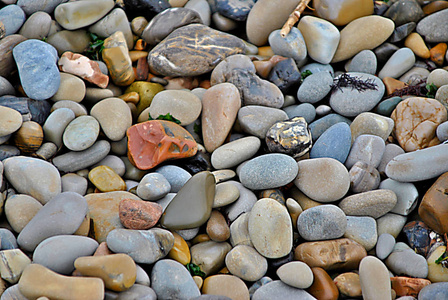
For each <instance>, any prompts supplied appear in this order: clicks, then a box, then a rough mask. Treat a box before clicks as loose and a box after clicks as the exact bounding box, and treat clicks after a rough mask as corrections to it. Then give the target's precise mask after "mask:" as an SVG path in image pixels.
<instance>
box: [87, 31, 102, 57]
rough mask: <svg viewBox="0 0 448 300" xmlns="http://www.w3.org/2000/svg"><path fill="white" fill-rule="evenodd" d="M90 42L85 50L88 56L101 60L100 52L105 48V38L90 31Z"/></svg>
mask: <svg viewBox="0 0 448 300" xmlns="http://www.w3.org/2000/svg"><path fill="white" fill-rule="evenodd" d="M88 34H89V37H90V40H91V41H90V43H89V47H87V49H86V50H85V51H84V53H85V54H86V56H87V57H89V58H90V59H93V60H99V58H100V53H101V52H102V51H103V49H104V39H103V38H100V37H99V36H98V35H96V34H94V33H92V32H89V33H88Z"/></svg>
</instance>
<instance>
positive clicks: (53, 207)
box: [17, 192, 88, 251]
mask: <svg viewBox="0 0 448 300" xmlns="http://www.w3.org/2000/svg"><path fill="white" fill-rule="evenodd" d="M87 208H88V207H87V202H86V199H85V198H84V197H82V196H81V195H79V194H76V193H73V192H66V193H60V194H58V195H56V196H55V197H53V198H52V199H51V200H50V201H48V203H46V205H44V206H43V207H42V208H41V209H40V210H39V211H38V212H37V213H36V215H35V216H34V217H33V218H32V219H31V220H30V221H29V222H28V224H27V225H26V226H25V227H24V228H23V229H22V231H21V232H20V234H19V236H18V237H17V242H18V244H19V245H20V247H21V248H22V249H24V250H26V251H33V250H34V249H35V248H36V247H37V245H39V243H40V242H42V241H43V240H45V239H46V238H49V237H52V236H55V235H61V234H73V233H74V232H75V231H76V230H77V229H78V228H79V226H80V225H81V223H82V221H83V220H84V217H85V216H86V213H87Z"/></svg>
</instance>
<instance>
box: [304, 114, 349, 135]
mask: <svg viewBox="0 0 448 300" xmlns="http://www.w3.org/2000/svg"><path fill="white" fill-rule="evenodd" d="M339 122H344V123H347V124H348V125H350V124H351V123H352V121H350V120H349V119H347V118H345V117H343V116H341V115H338V114H329V115H326V116H325V117H322V118H320V119H318V120H316V121H314V122H313V123H311V124H310V125H309V126H308V128H309V129H310V131H311V136H312V137H313V141H316V140H317V139H318V138H319V137H320V136H321V135H322V133H324V132H325V130H327V129H328V128H330V127H331V126H333V125H334V124H336V123H339Z"/></svg>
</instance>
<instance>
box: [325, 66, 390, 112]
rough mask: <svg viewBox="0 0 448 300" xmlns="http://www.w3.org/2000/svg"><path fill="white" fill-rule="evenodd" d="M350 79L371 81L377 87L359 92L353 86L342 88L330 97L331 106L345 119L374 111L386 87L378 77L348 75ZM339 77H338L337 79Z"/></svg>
mask: <svg viewBox="0 0 448 300" xmlns="http://www.w3.org/2000/svg"><path fill="white" fill-rule="evenodd" d="M345 75H348V76H350V77H355V78H356V79H359V80H362V81H367V80H368V81H370V82H371V83H372V84H373V85H374V86H375V87H374V88H373V89H366V90H362V91H358V90H357V89H353V88H352V87H351V86H347V87H341V88H340V89H337V90H336V91H335V92H334V93H332V94H331V96H330V106H331V108H332V109H333V110H334V111H335V112H337V113H338V114H340V115H342V116H344V117H355V116H357V115H359V114H360V113H363V112H368V111H370V110H372V109H373V108H374V107H375V106H376V105H377V104H378V103H379V102H380V100H381V99H382V97H383V95H384V92H385V86H384V83H383V82H382V81H381V79H379V78H378V77H376V76H374V75H370V74H365V73H355V72H354V73H346V74H345ZM337 78H338V77H336V79H337Z"/></svg>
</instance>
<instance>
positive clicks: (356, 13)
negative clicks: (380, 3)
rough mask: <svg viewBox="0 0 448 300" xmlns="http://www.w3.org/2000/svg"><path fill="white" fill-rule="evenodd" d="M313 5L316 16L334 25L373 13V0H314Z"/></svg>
mask: <svg viewBox="0 0 448 300" xmlns="http://www.w3.org/2000/svg"><path fill="white" fill-rule="evenodd" d="M313 7H314V9H315V13H316V15H317V16H319V17H321V18H323V19H326V20H328V21H330V22H332V23H333V24H334V25H336V26H342V25H345V24H348V23H349V22H351V21H353V20H355V19H358V18H360V17H364V16H369V15H371V14H373V1H370V0H314V1H313Z"/></svg>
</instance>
